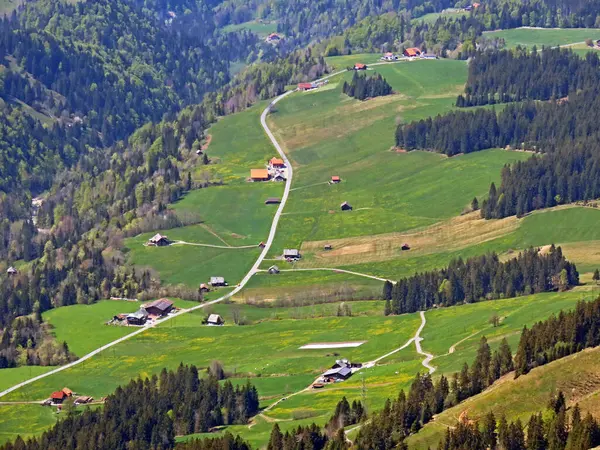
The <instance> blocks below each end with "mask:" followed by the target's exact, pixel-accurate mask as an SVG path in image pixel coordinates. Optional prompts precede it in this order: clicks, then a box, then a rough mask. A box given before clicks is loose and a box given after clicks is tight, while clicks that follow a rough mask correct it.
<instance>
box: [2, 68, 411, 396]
mask: <svg viewBox="0 0 600 450" xmlns="http://www.w3.org/2000/svg"><path fill="white" fill-rule="evenodd" d="M395 62H400V61H395ZM382 64H393V62H381V63H375V64H371V66H378V65H382ZM346 71H347V70H346V69H344V70H339V71H337V72H334V73H331V74H329V75H326V76H324V77H322V78H320V79H319V80H317V81H323V80H326V79H328V78H331V77H334V76H336V75H339V74H341V73H344V72H346ZM294 92H295V90H292V91H287V92H285V93H283V94H281V95H279V96H278V97H276V98H275V99H274V100H273V101H272V102H271V103H269V105H268V106H267V107H266V108H265V109H264V110H263V112H262V114H261V115H260V124H261V126H262V127H263V129H264V131H265V133H266V134H267V136H268V137H269V139H270V141H271V143H272V144H273V146H274V147H275V149H276V150H277V153H279V155H280V156H281V158H282V159H283V161H284V162H285V165H286V166H287V167H288V176H287V180H286V182H285V189H284V192H283V196H282V197H281V203H280V204H279V207H278V208H277V211H276V212H275V215H274V216H273V221H272V223H271V229H270V231H269V237H268V238H267V240H266V242H265V246H264V248H263V250H262V252H261V253H260V255H259V256H258V258H257V259H256V261H255V263H254V265H253V266H252V268H251V269H250V270H249V271H248V273H247V274H246V275H245V276H244V278H243V279H242V281H240V283H239V284H238V285H237V286H236V287H235V289H233V290H232V291H231V292H229V293H228V294H225V295H223V296H222V297H219V298H217V299H215V300H212V301H209V302H206V303H202V304H199V305H198V306H194V307H192V308H188V309H184V310H181V311H179V312H177V313H175V314H172V315H170V316H167V317H165V318H164V319H163V320H160V321H158V322H156V321H155V322H153V323H152V324H149V325H146V326H144V327H141V328H139V329H138V330H136V331H134V332H132V333H130V334H128V335H125V336H123V337H121V338H119V339H116V340H114V341H112V342H109V343H108V344H105V345H103V346H102V347H99V348H97V349H96V350H94V351H92V352H90V353H88V354H87V355H84V356H82V357H81V358H79V359H78V360H76V361H73V362H71V363H68V364H65V365H64V366H60V367H57V368H56V369H54V370H51V371H49V372H45V373H43V374H41V375H38V376H36V377H33V378H30V379H28V380H25V381H22V382H21V383H18V384H16V385H14V386H12V387H10V388H8V389H5V390H3V391H1V392H0V397H4V396H5V395H7V394H9V393H11V392H13V391H16V390H17V389H20V388H22V387H23V386H26V385H28V384H31V383H33V382H35V381H38V380H41V379H43V378H46V377H49V376H51V375H55V374H57V373H59V372H62V371H63V370H67V369H70V368H71V367H75V366H77V365H79V364H81V363H83V362H84V361H86V360H88V359H90V358H92V357H94V356H96V355H97V354H98V353H101V352H103V351H104V350H106V349H109V348H111V347H114V346H115V345H117V344H120V343H121V342H124V341H126V340H128V339H131V338H132V337H134V336H137V335H138V334H141V333H143V332H144V331H146V330H147V329H149V328H153V327H155V326H156V325H157V324H162V323H165V322H166V321H168V320H171V319H173V318H175V317H177V316H180V315H182V314H186V313H188V312H191V311H196V310H198V309H202V308H206V307H207V306H210V305H214V304H215V303H219V302H222V301H223V300H226V299H228V298H230V297H232V296H234V295H235V294H237V293H238V292H240V291H241V290H242V289H243V288H244V287H245V286H246V284H247V283H248V281H249V280H250V278H252V276H253V275H254V274H255V273H256V272H258V271H259V267H260V265H261V264H262V262H263V260H264V259H265V257H266V256H267V253H268V252H269V250H270V248H271V245H272V244H273V241H274V239H275V233H276V232H277V225H278V223H279V219H280V218H281V214H282V212H283V208H284V207H285V204H286V202H287V199H288V197H289V194H290V189H291V186H292V177H293V173H294V172H293V168H292V165H291V163H290V161H289V159H288V157H287V155H286V154H285V153H284V151H283V149H282V148H281V145H279V142H277V139H275V136H274V135H273V133H272V132H271V130H270V129H269V126H268V125H267V115H268V114H269V112H270V111H271V108H272V107H273V106H274V105H275V104H276V103H278V102H279V101H281V100H282V99H284V98H285V97H287V96H288V95H290V94H292V93H294Z"/></svg>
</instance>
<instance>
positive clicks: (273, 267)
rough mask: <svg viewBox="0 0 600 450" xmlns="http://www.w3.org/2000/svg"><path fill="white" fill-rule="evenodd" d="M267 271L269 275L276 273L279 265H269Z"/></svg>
mask: <svg viewBox="0 0 600 450" xmlns="http://www.w3.org/2000/svg"><path fill="white" fill-rule="evenodd" d="M268 272H269V273H270V274H271V275H274V274H277V273H279V267H277V266H271V267H269V270H268Z"/></svg>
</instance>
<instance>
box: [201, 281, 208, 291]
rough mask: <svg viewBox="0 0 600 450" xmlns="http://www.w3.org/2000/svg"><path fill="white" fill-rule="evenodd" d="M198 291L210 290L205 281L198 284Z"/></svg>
mask: <svg viewBox="0 0 600 450" xmlns="http://www.w3.org/2000/svg"><path fill="white" fill-rule="evenodd" d="M200 292H210V288H209V287H208V285H207V284H206V283H201V284H200Z"/></svg>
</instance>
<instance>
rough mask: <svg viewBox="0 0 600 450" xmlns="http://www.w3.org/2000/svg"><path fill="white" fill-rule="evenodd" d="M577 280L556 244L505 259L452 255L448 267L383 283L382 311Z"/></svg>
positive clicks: (538, 288) (547, 287)
mask: <svg viewBox="0 0 600 450" xmlns="http://www.w3.org/2000/svg"><path fill="white" fill-rule="evenodd" d="M577 284H579V274H578V272H577V268H576V267H575V265H574V264H573V263H570V262H569V261H567V260H566V258H565V257H564V255H563V254H562V250H561V248H560V247H554V246H552V247H551V248H550V249H549V251H548V252H547V253H545V254H542V253H541V252H540V251H539V249H537V248H531V249H529V250H525V251H523V252H521V253H519V255H518V256H517V257H515V258H511V259H510V260H508V261H506V262H501V261H500V259H499V258H498V255H497V254H495V253H490V254H487V255H482V256H477V257H473V258H469V259H467V260H463V259H462V258H458V259H454V260H452V261H451V262H450V264H448V267H446V268H443V269H440V270H433V271H430V272H423V273H417V274H415V275H413V276H411V277H408V278H403V279H401V280H399V281H398V282H397V283H396V284H392V283H391V282H389V281H388V282H386V283H385V284H384V288H383V297H384V299H385V300H386V303H385V314H386V315H389V314H404V313H412V312H416V311H422V310H426V309H430V308H433V307H436V306H451V305H455V304H457V303H462V302H465V303H474V302H478V301H481V300H491V299H498V298H509V297H515V296H520V295H529V294H534V293H539V292H547V291H550V290H555V289H558V290H565V289H568V288H569V287H571V286H575V285H577Z"/></svg>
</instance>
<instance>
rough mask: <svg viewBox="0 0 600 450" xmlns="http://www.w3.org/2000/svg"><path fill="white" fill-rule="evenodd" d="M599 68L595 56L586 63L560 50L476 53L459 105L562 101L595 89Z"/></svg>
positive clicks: (470, 64) (546, 48)
mask: <svg viewBox="0 0 600 450" xmlns="http://www.w3.org/2000/svg"><path fill="white" fill-rule="evenodd" d="M599 66H600V58H598V55H597V54H596V53H588V54H587V55H586V57H585V59H583V58H581V57H580V56H579V55H577V54H575V53H573V52H572V51H571V50H569V49H560V48H550V47H545V48H543V49H542V50H541V51H537V50H536V49H535V48H534V49H533V50H532V51H530V50H529V49H519V48H518V49H516V50H510V51H508V50H504V51H500V52H481V53H477V55H475V56H474V57H473V58H472V59H471V61H470V63H469V76H468V79H467V85H466V87H465V95H464V96H463V95H459V96H458V98H457V101H456V105H457V106H459V107H464V106H476V105H485V104H494V103H497V102H518V101H522V100H549V99H561V98H564V97H567V96H568V95H569V94H571V93H574V92H577V91H580V90H584V89H589V88H594V87H596V86H597V85H598V82H599V81H600V73H599V71H598V67H599Z"/></svg>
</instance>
